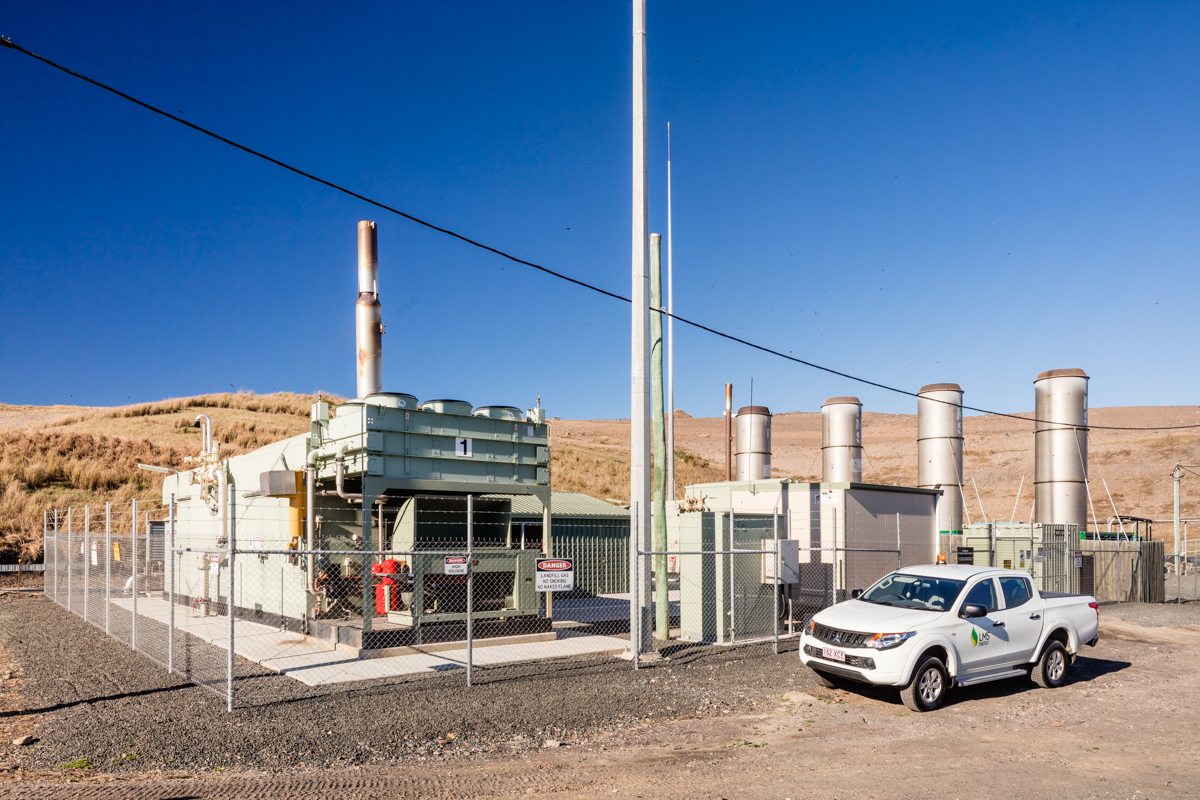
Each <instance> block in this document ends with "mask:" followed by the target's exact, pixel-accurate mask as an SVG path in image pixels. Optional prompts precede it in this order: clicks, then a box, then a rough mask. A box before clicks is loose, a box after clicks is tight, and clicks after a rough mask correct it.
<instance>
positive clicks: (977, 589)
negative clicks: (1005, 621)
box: [963, 578, 1000, 614]
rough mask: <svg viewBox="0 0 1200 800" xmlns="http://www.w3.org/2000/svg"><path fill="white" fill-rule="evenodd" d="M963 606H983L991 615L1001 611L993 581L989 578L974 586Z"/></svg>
mask: <svg viewBox="0 0 1200 800" xmlns="http://www.w3.org/2000/svg"><path fill="white" fill-rule="evenodd" d="M963 605H964V606H967V605H977V606H983V607H984V608H986V609H987V611H988V613H989V614H991V613H992V612H994V611H999V610H1000V604H999V603H997V602H996V585H995V584H994V583H993V582H992V579H991V578H988V579H987V580H983V581H980V582H979V583H977V584H975V585H974V586H972V587H971V591H969V592H967V599H966V600H964V601H963Z"/></svg>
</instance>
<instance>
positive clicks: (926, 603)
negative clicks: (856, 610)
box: [858, 572, 964, 611]
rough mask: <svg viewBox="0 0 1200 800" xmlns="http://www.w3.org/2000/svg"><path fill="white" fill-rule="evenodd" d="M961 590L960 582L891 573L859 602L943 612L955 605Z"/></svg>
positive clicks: (961, 582) (865, 593)
mask: <svg viewBox="0 0 1200 800" xmlns="http://www.w3.org/2000/svg"><path fill="white" fill-rule="evenodd" d="M963 586H964V583H963V581H956V580H949V579H946V578H928V577H924V576H920V575H906V574H904V573H902V572H893V573H892V574H891V575H888V576H886V577H884V578H882V579H881V580H880V581H879V583H876V584H875V585H874V586H872V587H871V588H870V589H867V591H866V592H864V593H863V595H862V596H861V597H859V598H858V599H859V600H862V601H864V602H867V603H876V604H878V605H883V606H897V607H899V608H917V609H921V610H923V611H945V610H946V609H948V608H950V607H951V606H952V605H953V604H954V601H955V599H956V598H957V597H958V594H959V592H961V591H962V588H963Z"/></svg>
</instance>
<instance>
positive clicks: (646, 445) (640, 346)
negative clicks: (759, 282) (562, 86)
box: [629, 0, 651, 655]
mask: <svg viewBox="0 0 1200 800" xmlns="http://www.w3.org/2000/svg"><path fill="white" fill-rule="evenodd" d="M646 171H647V163H646V0H633V242H632V244H633V248H632V249H633V252H632V256H633V287H632V288H633V291H632V293H631V295H630V296H631V298H632V301H633V302H632V306H633V319H632V322H633V325H632V343H631V345H632V346H631V356H632V358H631V367H630V390H631V391H630V406H631V408H630V415H629V423H630V454H629V455H630V459H629V460H630V479H629V484H630V486H629V500H630V503H631V504H632V505H631V508H630V511H631V512H632V514H633V515H634V516H635V517H636V519H633V520H631V523H632V530H634V531H636V532H637V537H638V542H637V545H638V546H640V547H641V549H643V550H649V549H650V548H649V547H646V546H644V545H643V542H646V544H648V540H649V533H650V529H651V526H650V470H649V469H648V466H649V461H650V302H649V300H650V269H649V266H650V265H649V262H650V237H649V218H648V216H647V205H648V196H647V187H646ZM633 552H636V549H633ZM631 567H632V570H631V571H632V573H633V574H631V576H630V577H631V578H633V579H634V581H635V582H636V588H635V587H630V588H631V590H632V592H633V595H632V596H633V597H637V598H639V601H640V602H639V603H638V606H639V608H637V609H631V611H632V612H633V613H632V614H631V620H630V621H631V623H635V628H634V630H636V631H637V639H638V641H637V642H636V643H634V642H631V644H633V652H634V653H635V655H636V654H637V653H639V652H646V651H647V650H649V644H650V642H649V639H650V625H649V622H650V620H649V611H650V608H649V606H650V592H649V589H650V580H649V579H650V569H649V565H648V563H647V560H646V559H644V558H635V563H634V564H632V565H631ZM633 632H634V631H633V630H631V633H633Z"/></svg>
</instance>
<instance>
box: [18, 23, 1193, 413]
mask: <svg viewBox="0 0 1200 800" xmlns="http://www.w3.org/2000/svg"><path fill="white" fill-rule="evenodd" d="M0 45H3V46H4V47H7V48H9V49H12V50H16V51H17V52H19V53H23V54H24V55H27V56H29V57H30V58H33V59H36V60H38V61H41V62H42V63H43V64H47V65H49V66H51V67H54V68H55V69H58V70H62V71H63V72H65V73H67V74H68V75H70V76H72V77H75V78H79V79H80V80H81V81H86V82H87V83H90V84H92V85H93V86H96V87H98V88H100V89H103V90H105V91H106V92H112V93H113V94H115V95H117V96H118V97H121V98H123V99H125V100H128V101H129V102H131V103H134V104H135V105H139V106H141V107H142V108H144V109H146V110H147V111H152V112H154V113H155V114H160V115H161V116H164V117H166V118H167V119H171V120H174V121H175V122H178V123H179V124H181V125H186V126H187V127H189V128H191V129H192V130H194V131H197V132H199V133H203V134H204V135H205V136H211V137H212V138H214V139H216V140H217V141H219V142H224V143H225V144H227V145H229V146H230V147H235V148H237V149H238V150H241V151H242V152H244V153H249V154H250V155H252V156H255V157H257V158H261V159H263V160H264V161H269V162H271V163H272V164H275V165H276V166H278V167H283V168H284V169H286V170H288V171H289V172H294V173H295V174H297V175H300V176H301V177H304V178H308V179H309V180H311V181H315V182H317V183H319V184H321V185H323V186H328V187H329V188H330V189H333V190H334V191H337V192H341V193H342V194H346V195H349V196H350V197H353V198H355V199H358V200H361V201H363V202H364V203H367V204H368V205H372V206H375V207H376V208H380V209H383V210H384V211H388V212H390V213H392V214H396V215H397V216H400V217H403V218H405V219H407V220H410V221H411V222H415V223H417V224H418V225H423V226H425V227H426V228H429V229H430V230H434V231H437V232H438V233H444V234H445V235H447V236H451V237H453V238H455V239H458V240H459V241H461V242H465V243H466V244H469V245H471V246H473V247H478V248H480V249H481V250H486V251H488V252H489V253H494V254H496V255H498V256H500V257H501V258H506V259H508V260H509V261H513V262H516V263H517V264H522V265H524V266H526V267H530V268H532V269H536V270H538V271H539V272H544V273H545V274H547V275H551V276H553V277H555V278H558V279H560V280H564V281H567V282H568V283H573V284H575V285H576V286H581V287H583V288H584V289H588V290H590V291H593V292H596V293H598V294H602V295H604V296H605V297H611V298H612V299H614V300H621V301H623V302H626V303H629V302H632V301H631V300H630V299H629V298H628V297H625V296H624V295H620V294H617V293H615V292H610V291H608V290H607V289H602V288H600V287H599V286H596V285H594V284H591V283H588V282H587V281H581V280H579V279H578V278H572V277H571V276H569V275H564V274H563V273H561V272H558V271H556V270H552V269H550V268H548V267H543V266H542V265H541V264H535V263H534V262H532V261H527V260H525V259H523V258H518V257H517V256H514V255H512V254H511V253H506V252H504V251H503V250H499V249H497V248H495V247H492V246H490V245H486V244H484V243H482V242H479V241H476V240H475V239H472V238H470V237H468V236H464V235H462V234H461V233H457V232H456V231H452V230H450V229H449V228H443V227H441V226H439V225H434V224H433V223H432V222H428V221H426V220H423V219H421V218H420V217H414V216H413V215H412V214H407V213H405V212H403V211H401V210H400V209H398V208H395V207H394V206H390V205H388V204H387V203H382V202H380V201H378V200H374V199H372V198H370V197H367V196H366V195H363V194H360V193H358V192H356V191H354V190H353V189H348V188H346V187H345V186H341V185H339V184H336V183H334V182H332V181H327V180H325V179H324V178H320V177H318V176H316V175H313V174H312V173H310V172H305V171H304V170H302V169H299V168H298V167H293V166H292V165H291V164H288V163H285V162H283V161H280V160H279V159H277V158H272V157H271V156H269V155H267V154H266V153H262V152H260V151H258V150H255V149H253V148H250V147H247V146H245V145H243V144H239V143H237V142H235V141H233V140H232V139H228V138H226V137H224V136H221V135H220V134H218V133H214V132H213V131H210V130H208V129H207V128H202V127H200V126H199V125H196V124H195V123H192V122H189V121H188V120H186V119H183V118H181V117H177V116H175V115H174V114H172V113H170V112H167V111H163V110H162V109H161V108H158V107H156V106H152V105H150V104H149V103H146V102H143V101H142V100H138V99H137V98H136V97H133V96H131V95H128V94H126V93H125V92H122V91H120V90H119V89H115V88H113V87H112V86H109V85H107V84H104V83H101V82H100V81H98V80H95V79H93V78H89V77H88V76H86V75H81V74H80V73H78V72H75V71H74V70H72V69H69V68H67V67H64V66H63V65H62V64H58V63H55V62H54V61H51V60H50V59H48V58H46V57H44V56H39V55H38V54H37V53H33V52H31V51H29V50H26V49H25V48H24V47H21V46H20V45H18V44H15V43H14V42H13V41H12V40H11V39H7V38H4V37H0ZM651 310H652V311H655V312H657V313H661V314H662V315H663V316H665V317H670V318H671V319H674V320H677V321H679V322H680V323H682V324H684V325H688V326H690V327H693V328H696V329H697V330H702V331H705V332H706V333H711V334H712V335H713V336H717V337H720V338H722V339H726V340H728V341H731V342H736V343H738V344H741V345H745V346H746V347H749V348H752V349H754V350H758V351H760V352H763V353H767V354H769V355H773V356H776V357H778V358H782V359H784V360H786V361H791V362H793V363H796V364H801V365H803V366H806V367H809V368H811V369H815V370H820V371H821V372H825V373H828V374H830V375H837V376H838V377H840V378H845V379H846V380H850V381H855V382H857V383H861V384H865V385H867V386H874V387H876V388H878V389H883V390H884V391H888V392H894V393H896V394H902V395H906V396H908V397H917V396H918V395H917V393H916V392H910V391H908V390H907V389H899V388H897V387H895V386H888V385H887V384H885V383H880V382H878V381H873V380H870V379H868V378H860V377H858V376H857V375H851V374H850V373H848V372H841V371H840V370H836V369H832V368H830V367H825V366H822V365H820V364H815V363H813V362H811V361H805V360H804V359H802V358H796V357H795V356H793V355H790V354H788V353H784V352H782V351H780V350H775V349H773V348H770V347H766V346H764V345H760V344H756V343H754V342H751V341H748V340H746V339H742V338H740V337H738V336H734V335H733V334H729V333H725V332H723V331H719V330H717V329H716V328H711V327H709V326H707V325H704V324H701V323H699V322H695V321H693V320H690V319H687V318H686V317H681V316H679V315H678V314H672V313H670V312H668V311H667V310H666V309H663V308H651ZM925 399H927V400H933V401H934V402H937V403H942V404H944V405H949V406H955V407H957V408H961V409H963V410H965V411H977V412H979V413H981V414H989V415H992V416H997V417H1007V418H1009V419H1016V420H1021V421H1022V422H1036V420H1034V419H1032V418H1030V417H1024V416H1021V415H1019V414H1006V413H1003V412H1000V411H990V410H988V409H986V408H977V407H975V406H968V405H964V404H961V403H951V402H949V401H947V400H938V399H936V398H932V397H927V398H925ZM1043 424H1045V425H1052V426H1059V427H1064V428H1074V427H1079V426H1075V425H1071V424H1069V423H1058V422H1050V421H1043ZM1086 428H1088V429H1095V430H1109V431H1164V430H1185V429H1191V428H1200V424H1197V425H1166V426H1148V427H1128V426H1116V425H1089V426H1086Z"/></svg>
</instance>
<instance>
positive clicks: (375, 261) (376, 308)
mask: <svg viewBox="0 0 1200 800" xmlns="http://www.w3.org/2000/svg"><path fill="white" fill-rule="evenodd" d="M377 245H378V242H377V239H376V231H375V223H374V222H367V221H365V220H364V221H363V222H360V223H358V302H357V303H356V304H355V307H354V334H355V340H356V345H357V361H358V397H359V399H360V400H361V399H364V398H366V397H367V395H371V394H375V393H376V392H381V391H383V317H382V312H381V308H380V305H379V258H378V248H377Z"/></svg>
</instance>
